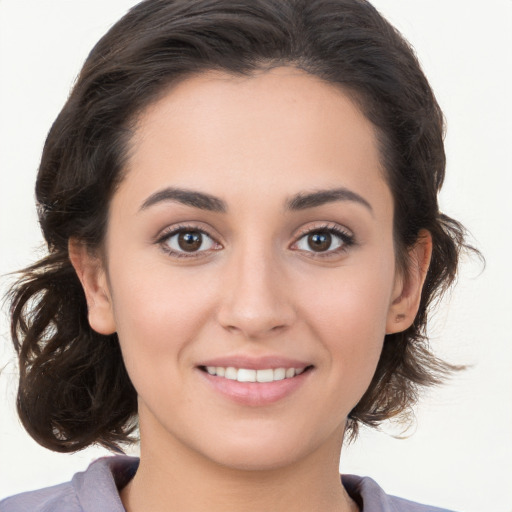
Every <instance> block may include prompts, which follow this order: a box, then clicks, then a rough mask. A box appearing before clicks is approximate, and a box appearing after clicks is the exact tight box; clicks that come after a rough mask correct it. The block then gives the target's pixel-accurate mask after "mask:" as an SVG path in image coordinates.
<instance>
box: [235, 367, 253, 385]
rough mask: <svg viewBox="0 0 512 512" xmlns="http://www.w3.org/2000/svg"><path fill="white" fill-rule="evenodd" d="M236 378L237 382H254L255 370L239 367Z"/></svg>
mask: <svg viewBox="0 0 512 512" xmlns="http://www.w3.org/2000/svg"><path fill="white" fill-rule="evenodd" d="M236 380H237V381H238V382H256V370H247V369H246V368H240V370H238V375H237V379H236Z"/></svg>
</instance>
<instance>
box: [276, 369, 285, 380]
mask: <svg viewBox="0 0 512 512" xmlns="http://www.w3.org/2000/svg"><path fill="white" fill-rule="evenodd" d="M285 377H286V370H285V369H284V368H276V369H275V370H274V380H283V379H284V378H285Z"/></svg>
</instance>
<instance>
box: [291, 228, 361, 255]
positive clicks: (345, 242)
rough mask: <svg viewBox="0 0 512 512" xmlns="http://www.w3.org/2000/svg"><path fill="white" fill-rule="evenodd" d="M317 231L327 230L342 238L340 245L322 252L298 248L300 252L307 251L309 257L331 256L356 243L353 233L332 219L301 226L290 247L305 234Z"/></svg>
mask: <svg viewBox="0 0 512 512" xmlns="http://www.w3.org/2000/svg"><path fill="white" fill-rule="evenodd" d="M318 231H328V232H330V233H331V234H333V235H334V236H337V237H338V238H340V239H341V240H342V244H341V246H340V247H338V248H336V249H331V250H327V251H323V252H315V251H313V250H311V251H305V250H300V249H295V250H298V251H299V250H300V252H302V253H308V254H309V255H310V256H311V257H314V258H328V257H330V256H331V257H332V256H336V255H339V254H341V253H343V252H345V251H347V250H348V249H349V248H350V247H351V246H354V245H356V244H357V242H356V239H355V235H354V233H353V232H352V231H351V230H350V229H348V228H346V227H345V226H342V225H340V224H338V223H336V222H332V221H326V222H317V223H314V224H312V225H311V224H310V225H307V226H305V227H302V228H301V229H300V230H299V232H298V233H297V234H296V235H295V237H294V241H293V242H292V244H291V246H290V249H293V248H294V246H296V245H297V244H298V242H299V241H300V240H302V239H303V238H304V237H305V236H308V235H310V234H312V233H315V232H318Z"/></svg>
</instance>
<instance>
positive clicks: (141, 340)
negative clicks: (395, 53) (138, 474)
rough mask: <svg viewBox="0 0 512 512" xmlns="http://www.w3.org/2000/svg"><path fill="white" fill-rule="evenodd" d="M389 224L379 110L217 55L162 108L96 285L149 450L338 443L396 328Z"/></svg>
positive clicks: (291, 450)
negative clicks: (234, 67)
mask: <svg viewBox="0 0 512 512" xmlns="http://www.w3.org/2000/svg"><path fill="white" fill-rule="evenodd" d="M392 227H393V201H392V196H391V193H390V190H389V188H388V186H387V184H386V182H385V180H384V177H383V170H382V167H381V165H380V160H379V152H378V149H377V143H376V137H375V133H374V130H373V127H372V125H371V124H370V123H369V122H368V121H367V120H366V118H365V117H364V116H363V115H362V114H361V113H360V112H359V110H358V109H357V108H356V107H355V106H354V104H353V103H352V102H351V101H350V100H349V99H348V97H347V96H346V95H344V94H343V93H342V92H340V90H339V89H336V88H335V87H333V86H331V85H327V84H325V83H323V82H321V81H320V80H318V79H317V78H314V77H312V76H310V75H308V74H306V73H305V72H302V71H299V70H297V69H294V68H287V67H283V68H277V69H274V70H272V71H269V72H260V73H257V74H255V75H254V76H253V77H244V78H241V77H233V76H231V75H228V74H222V73H214V72H209V73H205V74H202V75H199V76H196V77H193V78H190V79H188V80H186V81H184V82H182V83H181V84H180V85H178V86H176V87H174V88H173V89H172V90H171V91H170V92H169V93H168V94H167V95H166V96H164V97H163V98H162V99H160V100H159V101H158V102H157V103H155V104H154V105H153V106H151V107H150V108H148V109H147V110H146V111H145V112H144V113H143V115H142V116H141V117H140V119H139V121H138V125H137V129H136V132H135V135H134V138H133V143H132V150H131V153H130V158H129V163H128V166H127V169H126V177H125V179H124V181H123V182H122V183H121V185H120V187H119V189H118V191H117V192H116V194H115V196H114V198H113V200H112V203H111V207H110V213H109V223H108V230H107V236H106V242H105V244H106V245H105V247H106V251H105V252H106V265H105V272H104V273H102V272H100V273H99V274H98V281H97V283H98V286H97V289H96V291H93V292H89V306H90V321H91V325H92V326H93V327H94V328H95V329H97V330H98V331H101V332H104V333H107V332H111V331H112V330H116V331H117V333H118V335H119V340H120V344H121V347H122V352H123V356H124V360H125V363H126V367H127V369H128V373H129V375H130V377H131V379H132V381H133V384H134V386H135V388H136V390H137V392H138V395H139V415H140V426H141V440H142V446H143V449H144V448H146V449H147V450H151V449H152V447H153V449H154V451H155V452H156V451H157V450H159V451H160V452H166V451H167V450H168V451H169V453H171V451H172V453H174V454H176V453H182V454H185V453H186V454H189V455H190V454H194V455H195V456H197V455H199V456H201V457H204V458H206V459H209V460H211V461H214V462H217V463H220V464H222V465H225V466H229V467H236V468H252V469H256V468H272V467H282V466H284V465H286V464H289V463H291V462H293V461H297V460H300V459H304V458H307V457H310V456H314V455H315V454H319V453H330V454H332V453H333V452H332V450H336V449H338V450H339V447H340V445H341V441H342V437H343V430H344V427H345V421H346V418H347V415H348V414H349V412H350V410H351V409H352V408H353V407H354V406H355V405H356V404H357V402H358V401H359V399H360V398H361V396H362V395H363V393H364V392H365V390H366V389H367V387H368V385H369V383H370V381H371V379H372V376H373V374H374V371H375V368H376V365H377V362H378V359H379V355H380V352H381V348H382V344H383V340H384V336H385V333H386V332H391V331H393V329H394V330H400V329H399V327H400V326H396V324H395V318H396V310H395V309H396V307H397V304H400V301H401V294H402V291H403V290H402V280H401V279H400V277H399V276H398V275H397V274H396V272H395V254H394V248H393V232H392ZM95 294H96V295H95ZM208 372H210V373H208ZM254 380H256V382H253V381H254ZM258 381H262V382H258Z"/></svg>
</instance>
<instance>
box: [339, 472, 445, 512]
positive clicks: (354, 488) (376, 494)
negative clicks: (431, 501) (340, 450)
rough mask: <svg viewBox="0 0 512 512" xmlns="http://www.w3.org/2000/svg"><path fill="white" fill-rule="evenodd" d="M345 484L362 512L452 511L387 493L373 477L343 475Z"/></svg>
mask: <svg viewBox="0 0 512 512" xmlns="http://www.w3.org/2000/svg"><path fill="white" fill-rule="evenodd" d="M341 479H342V482H343V486H344V487H345V489H346V490H347V492H348V493H349V495H350V496H351V497H352V499H353V500H354V501H356V503H357V504H358V505H359V507H360V508H361V511H362V512H451V511H449V510H447V509H444V508H438V507H432V506H429V505H421V504H420V503H415V502H413V501H409V500H405V499H403V498H397V497H396V496H390V495H389V494H386V493H385V492H384V490H383V489H382V488H381V487H380V486H379V485H378V484H377V483H376V482H375V481H374V480H372V479H371V478H369V477H360V476H355V475H342V477H341Z"/></svg>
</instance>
